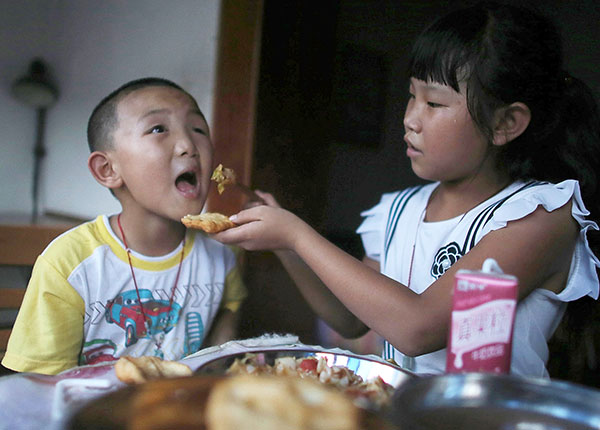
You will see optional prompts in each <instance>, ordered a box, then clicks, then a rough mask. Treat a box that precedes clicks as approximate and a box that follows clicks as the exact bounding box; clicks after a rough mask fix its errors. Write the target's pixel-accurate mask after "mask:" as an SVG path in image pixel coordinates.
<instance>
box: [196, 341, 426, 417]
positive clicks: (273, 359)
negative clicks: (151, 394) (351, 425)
mask: <svg viewBox="0 0 600 430" xmlns="http://www.w3.org/2000/svg"><path fill="white" fill-rule="evenodd" d="M195 374H197V375H239V374H250V375H265V374H266V375H275V376H294V377H300V378H311V379H315V380H318V381H319V382H321V383H323V384H326V385H330V386H333V387H335V388H337V389H339V390H341V391H343V392H344V393H345V394H346V395H348V396H349V397H351V398H352V399H353V401H354V403H355V404H357V406H359V407H361V408H365V409H373V410H378V409H381V408H384V407H385V406H386V405H387V404H389V402H390V399H391V396H392V395H393V393H394V391H395V390H396V389H397V388H398V387H399V386H401V385H402V384H404V383H405V382H407V381H408V380H410V379H412V378H413V377H414V375H413V374H411V373H410V372H407V371H405V370H404V369H402V368H400V367H398V366H395V365H393V364H391V363H386V362H384V361H382V360H380V359H378V358H376V357H369V356H361V355H354V354H351V353H346V352H342V351H341V350H340V351H333V350H329V351H327V350H312V349H306V350H297V349H291V350H290V349H281V350H277V349H275V350H273V349H270V350H264V351H251V352H243V353H234V354H229V355H224V356H221V357H218V358H216V359H213V360H211V361H208V362H206V363H205V364H203V365H201V366H200V367H199V368H198V369H197V370H196V372H195Z"/></svg>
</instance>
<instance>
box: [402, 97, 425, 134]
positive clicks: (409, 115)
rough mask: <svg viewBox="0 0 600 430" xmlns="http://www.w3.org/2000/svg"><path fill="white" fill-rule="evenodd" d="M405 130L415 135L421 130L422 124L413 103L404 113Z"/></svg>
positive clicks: (409, 103) (409, 104)
mask: <svg viewBox="0 0 600 430" xmlns="http://www.w3.org/2000/svg"><path fill="white" fill-rule="evenodd" d="M404 129H405V130H406V131H413V132H415V133H418V132H419V131H420V130H421V122H420V121H419V116H418V114H417V110H416V109H415V107H414V106H413V103H411V102H408V105H407V106H406V111H405V112H404Z"/></svg>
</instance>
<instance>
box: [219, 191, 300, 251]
mask: <svg viewBox="0 0 600 430" xmlns="http://www.w3.org/2000/svg"><path fill="white" fill-rule="evenodd" d="M263 194H264V197H263V195H261V198H263V199H264V200H265V202H266V203H267V205H259V206H255V207H251V208H249V209H245V210H243V211H241V212H240V213H238V214H237V215H233V216H232V217H230V219H231V220H232V221H233V222H235V223H236V224H239V226H238V227H234V228H230V229H228V230H225V231H223V232H221V233H217V234H215V235H212V238H214V239H215V240H218V241H219V242H222V243H225V244H232V245H238V246H241V247H242V248H244V249H247V250H250V251H255V250H280V249H289V250H294V247H295V244H296V241H297V239H298V237H299V236H300V235H301V234H302V232H303V231H305V230H306V229H310V227H308V225H307V224H306V223H304V222H303V221H302V220H301V219H300V218H298V217H297V216H296V215H294V214H293V213H291V212H289V211H287V210H285V209H282V208H280V207H279V205H278V204H277V202H276V201H275V199H274V198H273V196H271V195H270V194H268V193H263Z"/></svg>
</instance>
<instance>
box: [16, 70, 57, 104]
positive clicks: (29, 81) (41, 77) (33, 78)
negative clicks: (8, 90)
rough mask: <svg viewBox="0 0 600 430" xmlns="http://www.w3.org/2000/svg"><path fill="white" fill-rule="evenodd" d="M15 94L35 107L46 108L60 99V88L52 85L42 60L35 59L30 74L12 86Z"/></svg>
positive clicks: (17, 97)
mask: <svg viewBox="0 0 600 430" xmlns="http://www.w3.org/2000/svg"><path fill="white" fill-rule="evenodd" d="M12 93H13V96H14V97H15V98H16V99H17V100H20V101H22V102H23V103H25V104H27V105H29V106H33V107H35V108H46V107H49V106H51V105H52V104H54V102H56V100H57V99H58V90H57V88H56V87H55V86H54V85H52V83H51V82H50V80H49V79H48V76H47V73H46V66H45V64H44V63H43V61H42V60H39V59H36V60H33V61H32V63H31V66H30V68H29V74H28V75H27V76H24V77H22V78H20V79H18V80H17V81H16V82H15V83H14V84H13V86H12Z"/></svg>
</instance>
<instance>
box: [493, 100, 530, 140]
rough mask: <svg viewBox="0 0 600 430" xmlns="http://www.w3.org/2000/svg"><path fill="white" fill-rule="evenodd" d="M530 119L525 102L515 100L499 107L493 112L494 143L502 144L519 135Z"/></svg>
mask: <svg viewBox="0 0 600 430" xmlns="http://www.w3.org/2000/svg"><path fill="white" fill-rule="evenodd" d="M530 121H531V111H530V110H529V107H528V106H527V105H526V104H525V103H521V102H515V103H512V104H510V105H508V106H505V107H501V108H499V109H498V110H497V111H496V114H495V127H494V145H498V146H502V145H505V144H507V143H508V142H510V141H512V140H514V139H516V138H517V137H519V136H520V135H521V134H523V132H524V131H525V129H527V126H529V122H530Z"/></svg>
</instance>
